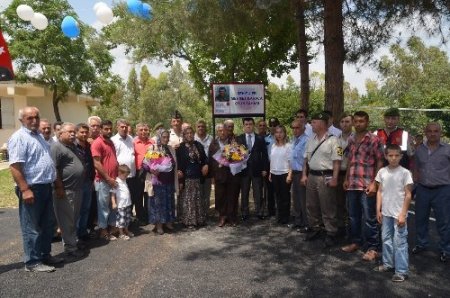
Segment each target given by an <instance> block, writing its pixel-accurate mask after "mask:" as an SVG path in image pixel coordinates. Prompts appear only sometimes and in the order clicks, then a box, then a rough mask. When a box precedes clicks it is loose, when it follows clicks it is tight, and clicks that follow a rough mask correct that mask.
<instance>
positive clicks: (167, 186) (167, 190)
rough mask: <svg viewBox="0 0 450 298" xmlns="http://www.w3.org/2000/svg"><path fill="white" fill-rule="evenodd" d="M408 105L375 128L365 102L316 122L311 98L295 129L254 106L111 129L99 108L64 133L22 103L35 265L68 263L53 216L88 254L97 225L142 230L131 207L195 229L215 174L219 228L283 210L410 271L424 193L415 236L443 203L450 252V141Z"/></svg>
mask: <svg viewBox="0 0 450 298" xmlns="http://www.w3.org/2000/svg"><path fill="white" fill-rule="evenodd" d="M399 117H400V114H399V111H398V109H395V108H393V109H389V110H387V111H386V112H385V114H384V120H385V124H386V125H385V127H384V128H382V129H379V130H377V131H375V132H371V131H369V115H368V114H367V113H366V112H364V111H357V112H355V113H353V114H349V113H344V114H343V115H341V117H340V118H339V123H340V129H339V128H336V127H335V126H334V125H333V117H332V115H331V113H330V112H328V111H323V112H321V113H317V114H315V115H312V117H311V119H310V120H311V123H309V122H308V113H307V111H305V110H301V109H300V110H298V111H297V112H296V113H295V115H294V120H293V121H292V123H291V129H292V134H293V136H292V139H291V140H290V141H289V139H288V134H287V130H286V128H285V127H284V126H283V125H281V124H280V122H279V121H278V119H277V118H269V120H268V121H267V122H266V121H265V120H263V119H261V120H259V121H257V122H256V123H255V120H254V119H253V118H250V117H249V118H243V119H242V125H243V133H242V134H240V135H237V134H235V132H234V122H233V120H231V119H227V120H225V121H224V122H223V123H220V124H218V125H216V127H215V133H216V137H215V138H214V137H213V136H211V135H210V134H208V133H207V123H206V122H205V121H204V120H202V119H199V120H198V121H197V122H196V123H195V124H194V125H191V124H189V123H183V119H182V116H181V114H180V113H179V112H178V111H175V112H174V113H173V115H172V118H171V123H170V126H171V129H170V130H166V129H164V128H163V124H158V125H156V126H155V127H154V128H153V132H154V136H150V132H151V130H150V127H149V125H148V124H146V123H138V124H137V125H136V130H135V132H136V136H134V137H133V136H131V127H130V125H129V123H128V121H126V120H125V119H119V120H117V121H116V122H115V128H116V130H117V133H116V134H115V135H113V129H114V125H113V123H112V122H111V121H109V120H101V119H100V118H99V117H97V116H91V117H89V119H88V121H87V123H80V124H77V125H75V124H72V123H59V122H58V123H55V124H54V125H53V128H54V130H55V136H54V138H53V137H52V135H51V125H50V123H49V121H48V120H45V119H40V115H39V110H38V109H37V108H36V107H26V108H24V109H22V110H20V112H19V120H20V121H21V122H22V125H23V126H22V128H21V129H19V130H18V131H17V132H15V133H14V134H13V135H12V136H11V138H10V140H9V141H8V151H9V156H10V160H9V163H10V168H11V172H12V176H13V178H14V180H15V182H16V193H17V196H18V198H19V200H20V204H19V206H20V207H19V214H20V222H21V228H22V235H23V242H24V252H25V269H26V270H27V271H37V272H48V271H53V270H54V269H55V268H54V267H53V266H52V265H54V264H55V263H58V262H62V261H63V259H61V258H57V257H54V256H51V254H50V251H51V240H52V237H53V233H54V226H55V224H54V220H53V218H54V216H53V214H54V215H55V217H56V221H57V226H58V227H59V229H60V231H61V235H62V239H63V243H64V250H65V253H66V257H68V258H71V257H74V258H79V257H82V256H83V255H84V253H83V250H82V249H83V245H84V244H85V242H86V241H88V240H89V239H90V235H92V234H93V232H94V231H95V229H94V227H95V226H97V230H98V233H97V234H98V237H99V238H101V239H103V240H105V241H112V240H117V239H118V238H119V239H123V240H129V239H130V238H131V237H133V236H134V235H133V233H132V232H131V231H130V230H129V229H128V227H129V225H130V222H131V220H132V218H136V220H137V222H138V223H139V224H140V225H147V224H148V223H150V224H153V225H155V228H154V231H155V232H156V233H157V234H164V233H165V232H167V231H171V230H173V229H174V223H175V222H176V221H177V222H180V223H181V224H183V225H184V226H185V227H186V228H189V229H191V228H196V227H201V226H203V225H205V224H206V220H207V217H208V210H209V208H210V196H211V187H212V184H214V199H215V200H214V206H215V210H216V211H217V213H218V226H219V227H224V226H225V225H231V226H236V225H237V224H239V222H241V221H242V222H245V221H248V220H249V219H250V217H251V216H255V217H256V218H257V219H258V220H264V219H266V218H268V217H275V219H276V221H277V222H278V223H279V224H280V225H284V226H286V227H289V228H293V229H296V230H297V231H298V232H301V233H305V234H306V236H305V238H304V239H305V240H306V241H313V240H316V239H323V242H324V246H325V247H330V246H334V245H336V244H337V240H338V238H340V237H342V238H343V239H344V238H345V239H347V240H349V243H348V245H345V246H344V247H342V248H341V249H342V251H344V252H347V253H353V252H355V251H358V250H360V249H362V250H364V255H363V259H364V260H366V261H373V260H375V259H377V258H378V257H379V254H380V252H382V265H380V266H377V267H376V268H375V270H376V271H382V272H385V271H394V273H395V274H394V276H393V278H392V280H393V281H404V280H405V279H406V278H407V276H408V242H407V220H406V218H407V216H408V210H409V204H410V202H411V199H412V198H413V195H412V194H413V193H415V198H416V210H415V212H416V222H415V223H416V231H417V237H416V245H415V246H414V248H413V249H412V253H420V252H422V251H424V250H425V249H427V247H428V246H429V241H428V220H429V215H430V209H431V208H433V209H434V212H435V216H436V223H437V228H438V233H439V236H440V242H439V249H440V260H441V261H446V258H447V256H448V254H449V253H450V219H449V215H448V214H450V146H449V145H448V144H444V143H442V142H441V139H440V138H441V133H442V132H441V126H440V125H439V124H438V123H429V124H428V125H427V126H426V128H425V137H426V138H425V141H423V143H419V142H416V143H414V142H412V141H411V136H410V135H409V134H408V132H407V131H405V130H403V129H401V128H399V127H398V124H399ZM227 145H242V146H244V147H245V148H246V150H247V153H248V156H247V157H246V159H245V166H244V167H242V169H241V170H240V171H239V172H238V173H233V172H232V171H231V170H230V167H228V166H226V165H224V164H222V163H221V162H220V161H219V160H218V159H217V158H216V156H217V153H218V152H222V151H223V150H224V148H225V147H226V146H227ZM148 152H158V154H161V155H163V156H165V157H166V158H168V159H169V161H170V164H171V165H172V166H171V167H170V168H169V169H167V170H164V171H161V170H158V169H157V168H154V167H152V166H150V165H149V163H148V162H146V154H147V153H148ZM413 178H414V180H413ZM413 181H414V182H413ZM250 188H251V189H252V194H253V202H254V204H253V205H254V212H251V208H250V206H251V205H250V199H249V197H250ZM239 198H240V202H239ZM291 202H292V206H291ZM239 207H240V208H239ZM133 210H134V214H133ZM291 210H292V213H293V214H292V216H291ZM239 215H240V219H239ZM380 225H381V227H382V228H381V229H380ZM362 226H364V231H362ZM380 231H381V241H380Z"/></svg>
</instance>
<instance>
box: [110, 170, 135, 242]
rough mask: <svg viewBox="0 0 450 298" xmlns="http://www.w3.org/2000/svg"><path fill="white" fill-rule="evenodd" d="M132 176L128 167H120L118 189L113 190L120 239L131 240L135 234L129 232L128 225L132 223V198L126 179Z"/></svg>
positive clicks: (112, 196) (113, 202)
mask: <svg viewBox="0 0 450 298" xmlns="http://www.w3.org/2000/svg"><path fill="white" fill-rule="evenodd" d="M129 174H130V168H129V167H128V166H127V165H120V166H119V176H118V177H117V178H116V181H117V188H113V189H111V204H112V209H116V208H117V216H116V227H117V228H119V233H120V235H119V238H120V239H123V240H129V239H130V237H133V236H134V235H133V233H131V232H130V231H128V225H129V224H130V222H131V196H130V190H129V189H128V186H127V182H126V179H127V177H128V175H129Z"/></svg>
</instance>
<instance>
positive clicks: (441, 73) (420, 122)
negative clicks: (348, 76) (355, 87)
mask: <svg viewBox="0 0 450 298" xmlns="http://www.w3.org/2000/svg"><path fill="white" fill-rule="evenodd" d="M390 54H391V55H390V56H384V57H382V58H381V61H380V62H379V71H380V74H381V76H382V78H383V79H382V82H381V85H380V86H379V87H378V86H376V84H374V83H373V82H371V81H369V82H368V84H367V86H368V93H367V96H366V97H365V98H363V100H362V102H363V103H366V104H368V105H372V106H387V107H391V106H396V107H401V108H412V109H449V108H450V62H449V60H448V57H447V54H446V53H445V52H443V51H441V50H439V48H437V47H433V46H431V47H426V46H425V45H424V43H423V42H422V41H421V40H420V38H418V37H412V38H411V39H409V40H408V42H407V44H406V47H402V46H401V45H399V44H395V45H393V46H391V48H390ZM449 120H450V113H448V112H426V113H424V112H422V113H417V112H414V111H402V126H404V127H406V128H408V129H409V130H411V132H413V133H422V130H423V128H424V126H425V124H426V123H427V122H428V121H439V122H441V124H442V125H443V127H444V131H446V134H447V136H448V135H450V130H449V128H450V122H449ZM445 128H446V129H445Z"/></svg>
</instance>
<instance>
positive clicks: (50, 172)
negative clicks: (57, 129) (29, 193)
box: [8, 126, 56, 185]
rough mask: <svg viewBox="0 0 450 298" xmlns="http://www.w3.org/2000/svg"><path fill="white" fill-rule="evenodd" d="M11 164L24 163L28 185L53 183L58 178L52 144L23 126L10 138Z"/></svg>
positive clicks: (24, 172) (23, 168)
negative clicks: (51, 152) (51, 150)
mask: <svg viewBox="0 0 450 298" xmlns="http://www.w3.org/2000/svg"><path fill="white" fill-rule="evenodd" d="M8 153H9V164H10V165H13V164H16V163H21V164H22V173H23V175H24V178H25V180H26V181H27V184H28V185H33V184H47V183H52V182H53V181H54V180H55V178H56V170H55V165H54V163H53V160H52V157H51V156H50V145H49V144H48V143H47V142H46V141H45V139H44V137H43V136H42V135H41V134H39V133H36V132H33V131H31V130H29V129H28V128H26V127H25V126H22V127H21V128H20V129H19V130H17V131H16V132H15V133H14V134H13V135H12V136H11V138H10V139H9V140H8Z"/></svg>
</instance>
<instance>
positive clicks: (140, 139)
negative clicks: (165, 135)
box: [130, 122, 155, 225]
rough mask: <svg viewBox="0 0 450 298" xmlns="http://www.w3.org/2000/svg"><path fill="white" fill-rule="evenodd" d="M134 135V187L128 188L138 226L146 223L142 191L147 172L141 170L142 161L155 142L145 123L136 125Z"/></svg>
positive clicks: (146, 202) (146, 207)
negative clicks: (133, 200)
mask: <svg viewBox="0 0 450 298" xmlns="http://www.w3.org/2000/svg"><path fill="white" fill-rule="evenodd" d="M136 134H137V136H136V138H135V139H134V157H135V160H134V163H135V166H136V176H135V179H134V187H133V188H132V189H131V188H130V193H131V198H132V199H133V198H134V199H135V200H136V201H135V202H134V208H135V211H136V216H137V218H138V221H139V223H140V224H142V225H146V224H147V222H148V194H147V192H144V189H145V177H146V175H147V172H146V171H145V170H144V169H143V168H142V161H143V160H144V156H145V153H146V152H147V150H148V148H149V147H150V145H152V144H154V143H155V142H154V141H153V140H152V139H151V138H150V128H149V126H148V124H147V123H143V122H141V123H138V124H136ZM142 200H143V201H142ZM142 202H143V204H142Z"/></svg>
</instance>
